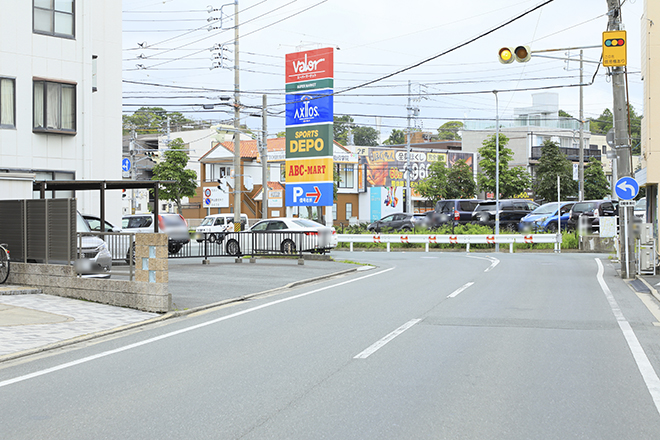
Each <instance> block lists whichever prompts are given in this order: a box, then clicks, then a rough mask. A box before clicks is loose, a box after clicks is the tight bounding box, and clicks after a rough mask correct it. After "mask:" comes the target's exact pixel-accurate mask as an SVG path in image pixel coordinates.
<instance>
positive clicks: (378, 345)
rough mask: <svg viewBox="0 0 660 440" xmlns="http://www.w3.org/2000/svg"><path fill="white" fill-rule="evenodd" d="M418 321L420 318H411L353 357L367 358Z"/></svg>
mask: <svg viewBox="0 0 660 440" xmlns="http://www.w3.org/2000/svg"><path fill="white" fill-rule="evenodd" d="M419 321H421V319H412V320H410V321H408V322H406V323H405V324H403V325H402V326H401V327H399V328H398V329H396V330H394V331H393V332H392V333H390V334H388V335H387V336H385V337H384V338H382V339H380V340H379V341H378V342H376V343H375V344H373V345H371V346H369V348H367V349H366V350H364V351H363V352H361V353H360V354H358V355H357V356H355V357H354V358H353V359H366V358H368V357H369V356H371V355H372V354H374V353H375V352H376V351H378V350H380V349H381V348H383V346H384V345H385V344H387V343H388V342H390V341H391V340H392V339H394V338H396V337H397V336H399V335H400V334H401V333H403V332H405V331H406V330H408V329H409V328H410V327H412V326H413V325H415V324H417V323H418V322H419Z"/></svg>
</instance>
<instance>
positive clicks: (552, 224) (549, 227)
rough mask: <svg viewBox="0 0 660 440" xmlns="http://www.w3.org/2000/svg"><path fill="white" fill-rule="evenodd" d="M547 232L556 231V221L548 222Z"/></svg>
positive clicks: (553, 232)
mask: <svg viewBox="0 0 660 440" xmlns="http://www.w3.org/2000/svg"><path fill="white" fill-rule="evenodd" d="M548 232H550V233H552V234H555V233H557V223H550V224H549V225H548Z"/></svg>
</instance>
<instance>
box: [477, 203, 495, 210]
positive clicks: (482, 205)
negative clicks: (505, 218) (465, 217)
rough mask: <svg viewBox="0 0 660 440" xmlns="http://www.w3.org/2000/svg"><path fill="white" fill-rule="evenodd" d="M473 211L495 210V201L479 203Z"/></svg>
mask: <svg viewBox="0 0 660 440" xmlns="http://www.w3.org/2000/svg"><path fill="white" fill-rule="evenodd" d="M475 211H495V203H480V204H479V205H478V206H477V207H476V208H475Z"/></svg>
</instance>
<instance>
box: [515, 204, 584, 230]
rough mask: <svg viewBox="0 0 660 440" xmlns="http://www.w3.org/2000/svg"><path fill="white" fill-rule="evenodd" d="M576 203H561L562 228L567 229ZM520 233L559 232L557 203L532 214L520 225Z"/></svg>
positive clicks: (536, 210) (544, 206)
mask: <svg viewBox="0 0 660 440" xmlns="http://www.w3.org/2000/svg"><path fill="white" fill-rule="evenodd" d="M574 204H575V202H559V205H560V206H561V227H562V228H563V229H566V225H567V223H568V217H569V216H570V213H571V208H572V207H573V205H574ZM518 230H519V231H520V232H530V231H533V232H553V233H554V232H557V202H550V203H546V204H545V205H541V206H539V207H538V208H536V209H535V210H534V211H532V212H530V213H529V214H527V215H526V216H524V217H523V218H522V219H520V223H519V224H518Z"/></svg>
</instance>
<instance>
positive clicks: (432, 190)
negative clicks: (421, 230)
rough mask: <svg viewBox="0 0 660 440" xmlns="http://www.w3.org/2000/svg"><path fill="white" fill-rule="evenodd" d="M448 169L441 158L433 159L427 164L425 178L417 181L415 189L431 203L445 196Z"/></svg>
mask: <svg viewBox="0 0 660 440" xmlns="http://www.w3.org/2000/svg"><path fill="white" fill-rule="evenodd" d="M448 174H449V173H448V170H447V167H446V166H445V163H444V162H443V161H441V160H438V161H435V162H433V163H432V164H431V166H429V175H428V177H427V178H426V179H423V180H420V181H418V182H417V186H416V187H415V190H416V191H417V192H418V193H419V194H420V195H421V196H422V197H424V198H426V199H428V200H430V201H431V203H433V206H435V204H436V203H437V201H438V200H442V199H445V198H447V189H448V186H449V185H448V180H447V176H448Z"/></svg>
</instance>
